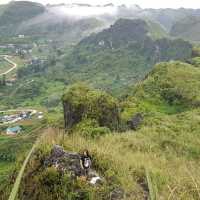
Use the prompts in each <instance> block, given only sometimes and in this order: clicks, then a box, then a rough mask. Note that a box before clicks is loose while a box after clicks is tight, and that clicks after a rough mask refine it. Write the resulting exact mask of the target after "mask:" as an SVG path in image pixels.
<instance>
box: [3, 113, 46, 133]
mask: <svg viewBox="0 0 200 200" xmlns="http://www.w3.org/2000/svg"><path fill="white" fill-rule="evenodd" d="M33 115H34V116H35V117H36V118H37V119H43V118H44V114H43V112H37V111H36V110H32V111H21V112H19V113H17V114H12V115H4V116H0V124H3V125H6V124H15V123H16V122H19V121H21V120H26V119H31V117H32V116H33ZM21 131H22V127H21V126H18V125H13V126H9V127H8V128H7V129H6V130H5V132H6V134H7V135H17V134H19V133H21Z"/></svg>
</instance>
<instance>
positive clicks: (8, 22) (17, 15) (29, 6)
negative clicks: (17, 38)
mask: <svg viewBox="0 0 200 200" xmlns="http://www.w3.org/2000/svg"><path fill="white" fill-rule="evenodd" d="M44 11H45V7H44V6H42V5H41V4H38V3H33V2H28V1H18V2H11V3H10V4H8V5H6V7H5V8H4V10H3V12H2V13H1V15H0V34H1V35H4V36H6V35H10V34H13V33H15V31H16V29H17V26H19V24H20V23H22V22H24V21H27V20H29V19H31V18H33V17H36V16H38V15H39V14H41V13H43V12H44Z"/></svg>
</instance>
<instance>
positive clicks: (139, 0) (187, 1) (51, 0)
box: [0, 0, 200, 9]
mask: <svg viewBox="0 0 200 200" xmlns="http://www.w3.org/2000/svg"><path fill="white" fill-rule="evenodd" d="M10 1H11V0H0V4H6V3H8V2H10ZM18 1H19V0H18ZM27 1H34V2H39V3H42V4H59V3H66V4H68V3H82V4H83V3H85V4H92V5H98V4H107V3H113V4H116V5H121V4H126V5H131V4H137V5H139V6H140V7H142V8H193V9H198V8H200V1H196V0H176V1H174V0H168V1H165V2H163V1H160V0H151V1H147V0H123V1H122V0H102V1H101V2H99V1H97V0H69V1H66V0H27Z"/></svg>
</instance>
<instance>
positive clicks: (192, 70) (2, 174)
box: [0, 2, 200, 200]
mask: <svg viewBox="0 0 200 200" xmlns="http://www.w3.org/2000/svg"><path fill="white" fill-rule="evenodd" d="M60 6H62V5H60ZM58 7H59V6H58ZM52 8H53V6H52ZM48 9H49V10H48ZM120 9H121V10H120V12H121V13H120V12H119V13H118V15H117V16H116V17H114V16H109V15H108V16H106V17H105V16H104V17H102V18H98V19H96V18H93V17H91V18H84V19H77V20H74V21H73V22H71V21H69V20H68V18H67V17H64V18H62V19H61V18H58V17H55V16H56V15H52V13H51V12H49V11H51V6H47V7H44V6H42V5H40V4H37V3H31V2H12V3H11V4H9V5H6V6H2V7H0V35H1V34H3V35H4V37H1V38H0V43H1V45H2V46H3V47H2V48H0V51H1V53H2V54H11V55H15V56H13V57H12V60H13V61H14V62H16V63H17V64H18V68H17V70H14V71H13V72H12V73H10V74H8V75H7V76H6V77H1V79H0V80H1V83H3V84H1V85H0V110H6V109H12V108H19V107H20V108H27V107H28V108H34V109H38V110H40V109H41V110H43V111H44V112H46V111H47V113H45V119H44V120H41V122H40V123H37V122H36V121H35V120H32V119H31V120H30V121H28V122H27V124H26V122H24V124H23V122H22V124H21V125H22V128H23V131H22V133H21V135H18V136H15V137H10V136H6V135H5V134H2V133H5V130H6V128H7V127H8V126H7V125H5V126H4V125H2V124H1V126H0V134H1V135H0V199H2V200H4V199H7V198H8V196H9V193H10V189H11V188H12V185H13V182H14V180H15V178H16V175H17V172H18V170H19V168H20V166H21V164H22V162H23V160H24V156H25V154H26V153H27V151H28V150H29V149H30V147H31V146H32V144H33V143H34V142H35V140H36V138H38V141H39V143H38V145H37V149H36V151H34V154H33V155H32V156H31V160H30V161H29V163H28V166H27V167H26V171H25V173H24V174H23V177H22V182H21V185H20V190H19V193H18V199H30V200H37V199H49V200H51V199H52V200H54V199H60V200H61V199H71V200H77V199H79V200H80V199H83V200H108V199H111V200H122V199H125V200H133V199H137V200H140V199H141V200H142V199H155V200H156V199H168V200H171V199H191V200H197V199H199V198H200V194H199V188H200V182H199V180H200V173H199V164H200V163H199V153H200V148H199V143H200V139H199V129H200V95H199V91H200V79H199V77H200V48H199V46H198V45H196V46H195V47H192V45H191V44H190V43H189V42H188V41H184V40H183V39H172V38H171V39H170V38H169V35H168V34H167V31H166V30H165V29H167V30H168V31H169V32H170V29H171V27H172V30H171V33H170V34H171V35H172V36H173V37H177V35H178V34H181V37H183V38H186V39H189V40H193V41H194V39H195V40H199V37H198V34H197V35H196V33H198V28H199V27H198V23H199V22H198V18H199V17H198V16H199V15H200V14H199V11H198V10H196V11H195V10H187V9H179V10H172V9H165V10H162V9H159V10H154V9H151V10H149V9H144V10H143V9H141V8H139V7H138V8H137V9H136V10H135V12H134V13H133V12H132V10H131V9H130V10H129V9H127V8H126V7H123V6H122V7H120ZM123 9H124V10H123ZM122 11H124V12H122ZM19 13H20V14H19ZM144 13H146V14H145V17H144ZM194 13H195V16H196V17H190V16H191V15H194ZM120 16H125V18H124V19H119V18H120ZM129 16H131V17H133V18H136V16H137V17H138V18H139V19H134V20H133V19H127V18H129ZM147 16H149V17H147ZM174 16H176V17H175V18H176V20H178V22H177V24H176V25H174V26H173V24H174V23H175V22H174V19H173V18H174ZM40 17H41V18H40ZM185 17H187V20H183V19H184V18H185ZM141 18H143V19H141ZM38 19H39V20H38ZM102 19H103V20H102ZM116 19H118V20H117V21H116V22H115V23H113V22H114V21H115V20H116ZM179 20H181V22H179ZM193 22H195V23H193ZM111 23H113V25H111V26H110V27H109V28H108V24H111ZM187 23H188V24H189V25H187ZM160 24H161V25H162V26H161V25H160ZM105 25H106V26H107V28H106V29H104V30H103V31H102V27H104V26H105ZM186 28H187V31H186V32H185V29H186ZM97 30H98V33H95V32H96V31H97ZM188 31H189V32H191V33H189V34H188ZM91 32H94V33H93V34H91V35H89V36H88V34H90V33H91ZM194 32H195V34H194ZM8 33H9V34H11V35H12V37H7V34H8ZM18 34H25V36H21V37H18ZM44 35H45V38H44ZM85 36H87V37H85ZM188 36H190V37H188ZM82 37H84V39H82ZM12 44H13V45H12ZM5 46H6V47H5ZM18 50H19V52H18ZM24 50H25V51H24ZM156 63H157V64H156ZM7 64H8V63H5V62H4V61H3V60H2V62H1V63H0V73H1V72H2V70H5V69H7V67H8V66H7ZM154 65H155V66H154ZM153 66H154V67H153ZM7 80H9V81H7ZM6 81H7V82H6ZM46 108H47V109H46ZM29 123H30V124H29ZM17 124H18V123H17ZM13 125H15V124H13ZM47 126H48V129H43V128H44V127H47ZM40 135H42V137H41V138H40V137H38V136H40ZM55 144H57V145H60V146H62V147H63V148H64V149H65V150H66V151H70V152H82V151H83V150H84V149H88V150H89V152H90V153H91V156H92V163H93V166H92V167H93V169H94V170H96V172H97V173H98V174H99V175H100V176H101V177H102V179H103V183H102V184H100V185H96V186H91V185H90V184H89V182H88V181H87V180H84V179H82V178H83V177H76V178H75V179H74V177H73V178H72V176H71V174H70V173H69V172H68V171H65V172H64V173H63V172H62V173H61V171H59V170H58V169H57V168H56V167H49V166H47V165H46V164H45V160H46V158H47V157H48V156H49V155H50V154H51V151H52V147H53V146H54V145H55Z"/></svg>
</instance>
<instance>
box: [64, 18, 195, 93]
mask: <svg viewBox="0 0 200 200" xmlns="http://www.w3.org/2000/svg"><path fill="white" fill-rule="evenodd" d="M151 30H152V28H150V27H149V24H147V23H146V22H145V21H144V20H140V19H136V20H129V19H119V20H118V21H117V22H116V23H115V24H114V25H112V26H111V27H110V28H108V29H105V30H103V31H102V32H99V33H97V34H92V35H91V36H89V37H87V38H85V39H83V40H82V41H81V42H80V43H79V44H78V45H77V46H75V48H74V50H73V52H72V54H70V55H69V56H67V57H66V58H65V66H66V71H67V72H68V73H69V74H70V77H71V78H72V79H73V80H77V78H78V79H79V80H80V79H81V80H83V81H87V82H89V83H92V84H93V85H95V86H97V87H100V88H103V89H106V90H107V89H111V90H113V91H115V92H116V91H117V90H118V91H120V88H121V89H123V88H124V87H126V86H127V85H129V84H130V83H133V82H134V83H136V82H137V81H139V80H141V79H143V78H144V77H145V75H146V74H147V73H148V72H149V71H150V70H151V68H152V66H153V65H154V64H155V63H156V62H158V61H168V60H177V59H178V60H185V59H188V58H190V57H191V53H192V46H191V45H190V44H189V43H188V42H185V41H183V40H174V41H172V40H169V39H165V38H163V39H158V40H153V39H152V38H151V37H150V36H151Z"/></svg>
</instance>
